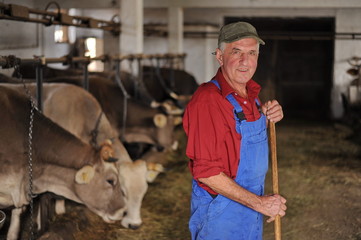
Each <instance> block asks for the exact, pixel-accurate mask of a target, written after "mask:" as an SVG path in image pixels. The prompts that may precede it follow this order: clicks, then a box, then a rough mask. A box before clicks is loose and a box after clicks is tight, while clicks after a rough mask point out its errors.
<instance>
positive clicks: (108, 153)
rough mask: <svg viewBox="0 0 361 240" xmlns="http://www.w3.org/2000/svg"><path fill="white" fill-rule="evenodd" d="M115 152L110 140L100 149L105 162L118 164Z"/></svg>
mask: <svg viewBox="0 0 361 240" xmlns="http://www.w3.org/2000/svg"><path fill="white" fill-rule="evenodd" d="M113 156H114V150H113V148H112V142H111V141H110V140H109V139H108V140H106V141H105V142H104V143H103V144H102V147H101V149H100V157H101V159H102V160H103V161H105V162H116V161H118V159H117V158H114V157H113Z"/></svg>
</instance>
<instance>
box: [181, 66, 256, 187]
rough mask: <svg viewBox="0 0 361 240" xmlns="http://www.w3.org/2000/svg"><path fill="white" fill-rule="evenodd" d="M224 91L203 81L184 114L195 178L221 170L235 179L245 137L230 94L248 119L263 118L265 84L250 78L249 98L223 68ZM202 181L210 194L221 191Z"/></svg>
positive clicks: (188, 147)
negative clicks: (261, 94)
mask: <svg viewBox="0 0 361 240" xmlns="http://www.w3.org/2000/svg"><path fill="white" fill-rule="evenodd" d="M213 79H217V81H218V83H219V85H220V86H221V90H220V89H218V87H217V86H216V85H215V84H213V83H210V82H208V83H203V84H202V85H200V86H199V88H198V89H197V91H196V92H195V93H194V94H193V97H192V100H191V101H190V102H189V103H188V105H187V108H186V110H185V113H184V117H183V128H184V130H185V132H186V134H187V136H188V142H187V148H186V155H187V156H188V157H189V158H190V162H189V169H190V171H191V173H192V175H193V178H194V179H196V180H198V178H207V177H210V176H215V175H218V174H220V173H221V172H223V173H225V174H226V175H227V176H229V177H231V178H232V179H235V177H236V175H237V169H238V164H239V159H240V141H241V136H240V134H238V133H237V132H236V128H235V124H236V123H235V120H234V114H233V105H232V104H231V103H230V102H229V101H228V100H227V99H226V96H227V95H228V94H229V93H232V95H233V96H234V97H235V99H236V100H237V101H238V103H239V104H240V105H241V107H242V109H243V112H244V114H245V116H246V119H247V121H255V120H257V119H259V117H260V113H259V111H258V107H257V105H256V103H255V99H256V98H257V97H258V93H259V92H260V90H261V87H260V86H259V85H258V84H257V83H256V82H254V81H253V80H250V81H248V82H247V85H246V88H247V93H248V99H245V98H242V97H240V96H238V95H237V94H236V93H235V91H234V90H233V89H232V88H231V86H230V85H229V84H228V83H227V81H226V80H225V79H224V77H223V74H222V72H221V69H219V70H218V72H217V74H216V76H215V77H214V78H213ZM198 184H199V185H200V186H201V187H202V188H204V189H205V190H207V191H208V192H209V193H212V194H217V193H215V192H214V191H213V190H211V189H210V188H209V187H208V186H206V185H205V184H202V183H200V182H198Z"/></svg>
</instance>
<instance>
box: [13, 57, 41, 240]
mask: <svg viewBox="0 0 361 240" xmlns="http://www.w3.org/2000/svg"><path fill="white" fill-rule="evenodd" d="M14 70H15V74H16V75H17V78H18V79H20V80H21V82H22V84H23V86H24V89H25V92H26V95H27V97H28V98H29V100H30V104H31V108H30V122H29V134H28V173H29V192H28V198H29V199H30V201H29V206H30V227H29V228H30V229H29V230H30V237H29V240H33V239H34V222H33V216H34V201H33V199H34V198H35V197H36V195H34V194H33V148H32V145H33V144H32V143H33V126H34V110H38V109H37V108H36V105H35V101H34V98H33V97H32V96H31V93H30V90H29V89H28V87H27V86H26V84H25V81H24V79H23V77H22V75H21V73H20V66H19V65H18V64H17V65H15V66H14Z"/></svg>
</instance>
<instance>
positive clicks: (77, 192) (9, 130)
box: [0, 86, 125, 240]
mask: <svg viewBox="0 0 361 240" xmlns="http://www.w3.org/2000/svg"><path fill="white" fill-rule="evenodd" d="M0 105H1V111H0V119H1V124H0V136H1V137H0V164H1V168H0V182H1V184H0V208H7V207H10V206H14V207H15V208H14V210H12V217H11V223H10V227H9V230H8V235H7V239H8V240H14V239H17V238H18V232H19V227H20V214H21V212H22V208H23V207H24V206H26V205H28V204H29V201H30V198H29V194H28V193H29V184H28V182H29V174H28V148H27V142H28V132H29V121H30V119H29V115H30V108H31V107H30V102H29V99H28V98H27V97H26V96H25V95H22V94H20V93H19V92H17V91H15V90H12V89H9V88H6V87H3V86H0ZM32 150H33V151H32V153H33V154H32V160H33V162H32V169H33V171H32V175H33V177H32V180H33V191H32V192H33V194H41V193H44V192H53V193H55V194H57V195H60V196H63V197H65V198H67V199H70V200H73V201H75V202H78V203H82V204H85V205H86V206H87V207H88V208H89V209H90V210H92V211H93V212H94V213H96V214H98V215H99V216H101V217H102V218H103V220H104V221H106V222H114V221H116V220H120V219H122V217H123V214H124V207H125V200H124V193H123V190H122V187H121V185H120V182H119V179H118V174H119V173H118V170H117V168H116V166H115V164H114V163H111V162H107V161H106V159H104V157H105V153H107V152H109V151H110V150H111V148H110V146H109V145H104V146H103V147H102V148H101V149H98V150H97V149H95V148H93V147H92V146H91V145H90V144H85V143H84V142H82V141H81V140H79V139H78V138H77V137H75V136H74V135H72V134H70V133H69V132H68V131H66V130H65V129H63V128H61V127H60V126H58V125H57V124H55V123H54V122H52V121H51V120H50V119H48V118H46V117H45V116H44V115H42V114H41V113H39V112H38V111H35V112H34V127H33V131H32Z"/></svg>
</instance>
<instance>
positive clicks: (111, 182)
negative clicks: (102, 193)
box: [107, 178, 116, 186]
mask: <svg viewBox="0 0 361 240" xmlns="http://www.w3.org/2000/svg"><path fill="white" fill-rule="evenodd" d="M107 182H108V183H109V184H110V185H111V186H115V184H116V180H115V179H113V178H111V179H107Z"/></svg>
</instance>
